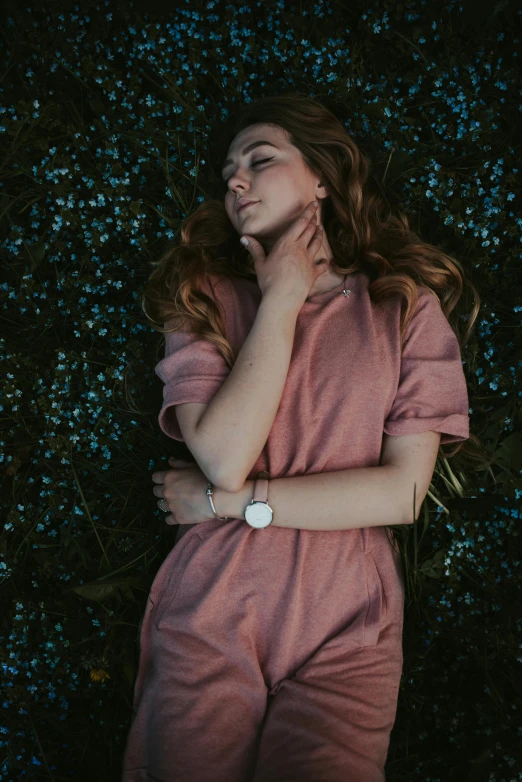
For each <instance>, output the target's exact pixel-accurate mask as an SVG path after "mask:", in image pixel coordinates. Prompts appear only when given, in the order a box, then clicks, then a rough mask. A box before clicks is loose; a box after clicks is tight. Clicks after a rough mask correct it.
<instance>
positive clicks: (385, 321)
mask: <svg viewBox="0 0 522 782" xmlns="http://www.w3.org/2000/svg"><path fill="white" fill-rule="evenodd" d="M210 280H211V282H212V284H213V287H214V297H215V298H216V299H217V301H218V302H220V303H222V305H223V314H224V318H225V330H226V336H227V339H228V340H229V342H230V344H231V345H232V347H233V348H234V349H235V351H236V354H237V352H239V350H240V348H241V346H242V345H243V343H244V341H245V339H246V338H247V336H248V334H249V331H250V329H251V327H252V325H253V323H254V320H255V317H256V312H257V308H258V306H259V303H260V301H261V298H262V295H261V290H260V288H259V286H258V285H257V283H256V282H250V281H249V280H242V279H240V278H235V279H234V280H228V279H223V278H221V279H220V278H218V277H217V276H216V275H211V277H210ZM368 284H369V278H368V276H367V275H366V274H365V273H363V272H358V273H356V274H352V275H350V276H349V277H348V278H347V279H346V286H345V285H344V283H340V284H339V285H338V286H337V287H336V288H334V289H333V290H331V291H327V292H326V293H322V294H316V295H314V296H313V297H312V298H311V299H310V301H307V302H305V303H304V305H303V307H302V309H301V310H300V312H299V315H298V317H297V324H296V330H295V338H294V345H293V350H292V357H291V361H290V367H289V371H288V375H287V379H286V383H285V387H284V391H283V395H282V398H281V402H280V405H279V409H278V411H277V415H276V417H275V420H274V423H273V425H272V429H271V430H270V434H269V436H268V440H267V442H266V444H265V447H264V448H263V451H262V452H261V454H260V455H259V458H258V460H257V461H256V463H255V465H254V466H253V467H252V470H251V472H250V474H249V476H248V477H249V478H250V479H252V478H255V476H256V474H257V472H258V471H260V470H267V471H268V473H269V474H270V477H271V478H282V477H291V476H294V475H305V474H308V473H317V472H331V471H337V470H344V469H348V468H351V467H372V466H377V465H378V464H379V460H380V453H381V448H382V435H383V432H386V434H389V435H406V434H412V433H414V432H425V431H429V430H431V431H436V432H441V444H442V445H443V444H445V443H452V442H457V441H460V440H466V439H468V438H469V416H468V405H469V403H468V393H467V387H466V379H465V376H464V372H463V369H462V362H461V355H460V349H459V344H458V341H457V338H456V336H455V334H454V333H453V331H452V329H451V327H450V325H449V323H448V321H447V319H446V317H445V315H444V313H443V312H442V309H441V307H440V304H439V302H438V300H437V298H436V297H435V295H434V294H433V293H432V292H431V291H430V289H429V288H426V287H424V286H420V287H419V301H418V305H417V308H416V311H415V314H414V316H413V318H412V320H411V321H410V325H409V327H408V329H407V331H406V333H405V336H404V345H403V351H402V356H401V353H400V342H399V329H400V303H401V297H399V296H396V297H394V299H393V300H392V301H390V300H389V301H387V302H384V303H383V304H379V305H374V304H372V302H371V300H370V297H369V294H368ZM343 288H346V289H349V290H350V293H349V294H348V295H347V296H346V295H345V294H344V293H343ZM155 372H156V374H157V375H158V376H159V377H160V378H161V380H162V381H163V382H164V383H165V386H164V389H163V400H164V401H163V406H162V408H161V410H160V413H159V418H158V421H159V425H160V427H161V429H162V430H163V432H165V434H166V435H168V436H169V437H172V438H173V439H175V440H183V436H182V434H181V431H180V429H179V425H178V421H177V418H176V410H175V405H178V404H181V403H183V402H203V403H209V402H210V401H211V400H212V398H213V397H214V395H215V394H216V392H217V391H218V389H219V388H220V386H221V384H222V383H223V381H224V380H225V379H226V377H227V376H228V374H229V372H230V370H229V368H228V366H227V364H226V362H225V360H224V358H223V357H222V356H221V354H220V353H219V351H218V350H217V348H216V347H215V346H214V345H212V344H211V343H209V342H206V341H205V340H201V339H199V338H196V336H195V335H194V334H192V333H189V332H188V331H184V332H177V333H171V334H167V335H165V358H163V359H162V360H161V361H160V362H159V363H158V364H157V365H156V367H155Z"/></svg>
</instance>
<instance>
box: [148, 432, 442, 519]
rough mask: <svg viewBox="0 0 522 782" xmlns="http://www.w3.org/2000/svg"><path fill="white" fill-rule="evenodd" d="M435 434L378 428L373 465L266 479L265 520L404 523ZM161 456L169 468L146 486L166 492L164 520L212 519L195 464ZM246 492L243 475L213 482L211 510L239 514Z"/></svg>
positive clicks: (426, 477) (426, 483)
mask: <svg viewBox="0 0 522 782" xmlns="http://www.w3.org/2000/svg"><path fill="white" fill-rule="evenodd" d="M440 439H441V435H440V433H439V432H432V431H427V432H419V433H415V434H409V435H403V436H393V435H387V434H384V435H383V445H382V449H381V457H380V464H379V465H378V466H374V467H352V468H350V469H347V470H338V471H336V472H322V473H314V474H312V475H296V476H292V477H290V478H271V479H270V480H269V481H268V504H269V505H270V507H271V508H272V510H273V512H274V518H273V521H272V525H273V526H274V527H290V528H293V529H309V530H339V529H354V528H359V527H385V526H395V525H398V524H412V523H413V522H414V521H415V520H417V519H418V518H419V514H420V509H421V505H422V503H423V501H424V498H425V497H426V494H427V493H428V489H429V487H430V482H431V479H432V476H433V471H434V468H435V463H436V460H437V455H438V450H439V444H440ZM169 463H170V465H171V466H172V467H174V468H175V469H173V470H170V471H169V472H167V473H164V472H158V473H155V474H154V475H153V476H152V477H153V480H154V481H155V483H157V484H160V485H158V486H156V487H155V489H154V493H155V494H156V496H157V497H164V498H165V499H166V501H167V502H168V504H169V507H170V509H171V512H172V514H173V515H172V516H171V517H167V518H166V522H167V524H168V523H176V522H177V523H180V524H194V523H196V524H197V523H198V522H203V521H206V520H207V519H210V518H214V516H213V513H212V508H211V507H210V503H209V500H208V497H207V496H206V493H205V490H206V487H207V483H208V481H207V478H206V477H205V476H204V475H203V473H202V472H201V470H200V469H199V467H198V466H197V465H192V464H190V463H188V462H181V461H179V460H169ZM164 481H165V482H166V483H165V485H164ZM253 493H254V481H253V480H247V481H245V483H244V485H243V487H242V488H241V489H240V490H239V491H236V492H229V491H226V490H225V489H220V488H218V487H214V489H213V501H214V506H215V508H216V512H217V513H218V514H219V516H229V517H231V518H234V519H244V518H245V508H246V507H247V505H248V504H249V502H250V501H251V500H252V496H253Z"/></svg>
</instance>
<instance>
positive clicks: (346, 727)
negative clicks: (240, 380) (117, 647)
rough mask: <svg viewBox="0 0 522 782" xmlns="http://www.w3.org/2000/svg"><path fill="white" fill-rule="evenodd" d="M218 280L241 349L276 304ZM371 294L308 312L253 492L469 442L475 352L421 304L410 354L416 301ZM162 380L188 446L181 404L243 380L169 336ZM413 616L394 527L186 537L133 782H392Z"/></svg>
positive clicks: (158, 634)
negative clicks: (415, 450) (392, 439)
mask: <svg viewBox="0 0 522 782" xmlns="http://www.w3.org/2000/svg"><path fill="white" fill-rule="evenodd" d="M210 280H211V283H212V287H213V291H214V292H213V296H214V297H215V298H216V299H217V300H218V301H219V302H220V304H222V306H223V313H224V318H225V328H226V333H227V338H228V339H229V341H230V343H231V344H232V346H233V347H234V349H235V350H236V351H238V350H239V349H240V348H241V345H242V344H243V342H244V340H245V338H246V337H247V335H248V332H249V330H250V328H251V327H252V324H253V322H254V319H255V315H256V311H257V307H258V306H259V302H260V300H261V291H260V290H259V288H258V286H257V284H256V283H254V282H250V281H248V280H239V279H234V280H226V279H222V278H217V277H213V276H211V278H210ZM368 284H369V280H368V277H367V276H366V274H364V273H362V272H359V273H357V274H354V275H351V276H350V277H348V278H347V280H346V284H343V283H341V284H340V285H339V286H338V287H337V288H335V289H333V290H332V291H328V292H326V293H323V294H318V295H316V296H313V297H312V298H311V299H310V300H309V301H307V302H305V304H304V305H303V308H302V310H301V311H300V313H299V316H298V319H297V326H296V332H295V337H294V346H293V352H292V359H291V362H290V368H289V372H288V376H287V381H286V384H285V388H284V391H283V396H282V399H281V403H280V406H279V409H278V412H277V415H276V418H275V421H274V424H273V426H272V429H271V431H270V435H269V438H268V440H267V443H266V445H265V447H264V449H263V451H262V452H261V454H260V456H259V458H258V460H257V462H256V464H255V465H254V467H253V468H252V471H251V473H250V476H249V477H250V478H254V477H255V476H256V474H257V472H259V471H260V470H267V471H268V472H269V474H270V476H271V477H272V478H275V477H292V476H294V475H305V474H311V473H317V472H332V471H338V470H344V469H349V468H350V467H364V466H376V465H378V464H379V461H380V453H381V448H382V436H383V432H385V433H386V434H389V435H396V436H401V435H406V434H410V433H414V432H423V431H428V430H433V431H438V432H441V443H442V444H444V443H449V442H454V441H458V440H465V439H467V438H468V437H469V418H468V396H467V388H466V381H465V377H464V373H463V370H462V363H461V358H460V351H459V346H458V341H457V339H456V337H455V335H454V334H453V331H452V330H451V327H450V325H449V323H448V321H447V320H446V318H445V316H444V313H443V312H442V310H441V308H440V305H439V303H438V301H437V299H436V297H435V296H434V295H433V294H432V293H431V292H430V291H429V290H428V289H425V288H420V289H419V302H418V305H417V309H416V312H415V316H414V318H413V320H412V321H411V323H410V326H409V327H408V330H407V332H406V335H405V341H404V346H403V351H402V355H401V352H400V343H399V318H400V299H399V298H397V300H393V301H392V302H385V303H383V304H380V305H373V304H372V302H371V300H370V297H369V294H368ZM343 289H346V290H349V293H348V294H344V293H343ZM156 372H157V374H158V376H159V377H160V378H161V379H162V380H163V381H164V383H165V386H164V403H163V406H162V409H161V411H160V414H159V423H160V426H161V428H162V430H163V431H164V432H165V433H166V434H167V435H169V436H170V437H172V438H173V439H177V440H182V439H183V438H182V435H181V432H180V429H179V425H178V423H177V418H176V415H175V405H176V404H182V403H184V402H204V403H208V402H210V401H211V400H212V398H213V396H214V394H215V393H216V391H217V390H218V389H219V387H220V386H221V384H222V383H223V381H224V380H225V379H226V377H227V375H228V374H229V369H228V366H227V364H226V362H225V361H224V359H223V358H222V356H221V354H220V353H219V351H218V350H217V349H216V348H215V347H214V346H213V345H212V344H210V343H208V342H205V341H203V340H201V339H198V338H196V337H195V335H193V334H191V333H189V332H188V331H186V332H181V333H175V334H168V335H166V351H165V358H164V359H162V360H161V361H160V362H159V363H158V365H157V366H156ZM269 502H270V484H269ZM218 510H219V509H218ZM390 537H391V533H390ZM403 612H404V581H403V574H402V569H401V562H400V554H399V552H398V550H397V548H396V546H395V545H394V544H392V543H390V542H389V540H388V538H387V536H386V528H385V527H367V528H360V529H347V530H338V531H334V530H327V531H315V530H314V531H311V530H303V529H287V528H282V527H274V526H269V527H267V528H266V529H263V530H256V529H253V528H252V527H250V526H249V525H248V524H247V522H246V521H244V520H241V519H234V520H232V521H220V520H219V519H211V520H209V521H205V522H203V523H201V524H196V525H192V526H184V527H181V528H180V534H179V535H178V541H177V542H176V544H175V546H174V548H173V549H172V551H171V552H170V553H169V554H168V556H167V557H166V559H165V561H164V562H163V564H162V565H161V567H160V568H159V571H158V573H157V574H156V577H155V580H154V583H153V584H152V587H151V590H150V595H149V598H148V601H147V605H146V608H145V614H144V616H143V621H142V625H141V631H140V663H139V670H138V675H137V679H136V684H135V691H134V703H133V720H132V725H131V728H130V731H129V735H128V738H127V746H126V749H125V754H124V760H123V776H122V780H123V782H293V781H294V780H295V782H297V781H299V782H383V780H384V779H385V773H384V768H385V762H386V756H387V752H388V746H389V741H390V733H391V730H392V728H393V724H394V721H395V715H396V709H397V699H398V692H399V685H400V680H401V672H402V662H403V655H402V629H403Z"/></svg>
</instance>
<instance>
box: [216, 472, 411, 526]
mask: <svg viewBox="0 0 522 782" xmlns="http://www.w3.org/2000/svg"><path fill="white" fill-rule="evenodd" d="M253 493H254V481H253V480H247V481H245V483H244V485H243V488H242V489H241V490H240V491H238V492H228V491H225V490H224V489H220V488H214V496H213V499H214V505H215V507H216V511H217V513H218V514H219V515H220V516H231V517H233V518H238V519H244V518H245V508H246V506H247V505H248V503H249V502H250V501H251V500H252V496H253ZM419 500H420V498H419V497H418V498H417V509H418V507H419ZM268 504H269V506H270V507H271V508H272V510H273V512H274V518H273V521H272V526H274V527H290V528H294V529H308V530H340V529H353V528H359V527H384V526H391V525H396V524H409V523H411V522H413V495H412V497H411V501H410V502H408V503H407V505H408V507H409V509H410V510H409V513H408V511H407V508H406V502H405V491H404V484H403V481H402V480H401V474H400V469H399V468H398V467H396V466H395V465H391V464H386V465H380V466H378V467H354V468H351V469H349V470H339V471H337V472H322V473H316V474H314V475H296V476H293V477H291V478H273V479H271V480H269V481H268Z"/></svg>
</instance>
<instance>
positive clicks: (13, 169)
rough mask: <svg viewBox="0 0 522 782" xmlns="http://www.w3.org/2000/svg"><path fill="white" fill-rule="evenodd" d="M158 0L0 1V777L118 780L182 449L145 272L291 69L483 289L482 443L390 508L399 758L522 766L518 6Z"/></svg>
mask: <svg viewBox="0 0 522 782" xmlns="http://www.w3.org/2000/svg"><path fill="white" fill-rule="evenodd" d="M158 8H159V7H158ZM155 11H156V7H155V5H154V3H147V4H145V3H140V4H133V3H132V2H130V3H129V4H128V5H125V6H124V5H123V4H118V3H111V2H99V3H98V4H94V3H93V2H86V3H83V4H82V5H81V6H79V5H72V4H67V3H66V2H64V1H63V0H56V1H55V2H52V3H45V2H44V3H40V4H39V5H38V7H30V6H29V7H24V8H22V7H21V6H16V5H15V4H14V2H11V3H8V5H7V12H5V11H4V14H3V21H2V23H1V27H0V31H1V39H0V40H1V44H2V53H1V67H2V81H1V83H0V90H1V97H2V100H1V105H0V144H1V145H2V162H1V167H2V170H1V176H0V180H1V181H0V207H1V208H0V214H1V226H2V231H1V237H0V246H1V252H2V261H3V263H2V270H3V274H2V280H1V282H0V295H1V302H2V304H1V311H2V316H1V318H2V328H1V335H0V340H1V351H0V354H1V355H0V357H1V361H2V368H3V377H4V380H3V383H2V388H1V391H0V397H1V398H0V405H1V407H0V410H1V413H2V416H1V420H2V431H1V441H0V445H1V453H0V463H1V465H2V479H1V481H2V527H3V534H2V539H1V550H0V583H1V587H2V620H1V628H0V631H1V635H0V660H1V664H2V673H3V676H2V696H1V699H2V713H1V716H0V746H1V754H0V758H1V760H0V779H1V780H19V779H35V780H39V779H52V780H62V779H89V780H92V779H96V780H117V779H119V773H120V763H121V755H122V751H123V746H124V743H125V739H126V735H127V731H128V728H129V724H130V719H131V706H132V692H133V684H134V677H135V674H136V670H137V661H138V638H139V635H138V633H139V623H140V619H141V615H142V612H143V610H144V608H145V604H146V598H147V594H148V589H149V587H150V584H151V583H152V581H153V579H154V576H155V573H156V572H157V570H158V568H159V566H160V564H161V562H162V561H163V559H164V558H165V556H166V554H167V553H168V551H169V550H170V548H171V547H172V545H173V536H174V530H173V528H170V527H167V526H166V525H165V523H164V514H163V513H162V512H161V511H159V510H158V508H157V505H156V502H157V500H156V498H155V497H154V495H153V494H152V485H153V484H152V481H151V473H152V472H153V471H154V470H157V469H167V464H166V459H167V458H168V457H169V456H171V455H177V456H180V457H182V456H183V455H184V451H183V448H184V446H182V445H181V446H180V444H178V443H175V444H173V443H172V441H169V439H168V438H166V437H165V436H164V435H163V433H162V432H161V431H160V430H159V427H158V424H157V415H158V412H159V408H160V406H161V398H162V384H161V382H160V381H159V379H158V378H156V377H155V376H154V372H153V367H154V364H155V363H157V361H158V360H159V358H160V357H161V356H162V355H163V354H162V345H161V341H160V338H159V336H158V335H157V333H156V332H154V331H153V329H152V328H150V326H149V325H148V323H147V322H145V319H144V317H143V313H142V311H141V308H140V306H139V303H138V296H139V293H140V291H141V287H142V285H143V284H144V282H145V280H146V279H147V277H148V274H149V266H148V264H149V262H150V261H152V260H156V259H157V258H158V257H159V256H160V254H161V252H162V251H163V250H164V248H165V246H166V244H167V243H168V242H169V241H171V240H172V239H174V238H175V237H176V235H177V231H178V227H179V224H180V221H181V220H182V219H183V218H184V217H185V216H186V215H187V214H189V213H190V212H191V210H193V209H194V208H195V206H196V205H197V204H198V203H200V202H202V201H204V200H205V199H206V198H207V197H209V191H208V190H207V186H208V176H207V171H208V164H207V163H206V160H209V159H210V156H211V155H212V137H211V136H209V135H208V134H209V129H210V124H209V123H210V122H215V119H216V117H221V118H222V119H225V118H227V117H228V116H229V115H230V113H231V112H233V111H234V105H240V104H243V103H245V102H248V101H250V100H253V99H255V98H257V97H260V96H262V95H264V94H279V93H281V92H284V91H285V90H294V89H295V90H300V91H301V92H302V93H303V94H308V95H310V96H311V97H317V99H319V100H321V97H322V96H324V97H325V98H326V97H327V96H331V97H334V98H335V100H336V101H337V102H338V104H339V105H341V106H343V107H344V115H343V116H342V117H340V118H341V119H342V120H343V122H344V123H345V126H346V128H347V130H348V132H349V133H350V134H351V135H352V136H353V137H354V139H355V140H356V141H358V142H363V141H367V140H369V139H370V140H371V142H372V143H373V144H374V146H375V148H377V149H379V150H380V152H381V158H382V160H383V172H384V174H385V179H386V184H387V186H388V185H389V186H392V187H393V188H394V190H395V192H396V193H398V194H399V195H400V198H401V200H402V203H403V204H404V206H405V207H406V208H407V209H408V210H411V211H413V212H414V213H415V214H416V215H418V225H416V226H414V227H415V229H416V230H419V231H420V234H421V236H423V238H425V239H426V240H427V241H430V242H433V243H435V244H437V245H439V246H441V247H443V248H444V249H445V251H448V252H450V253H451V254H452V255H454V256H455V257H457V258H459V260H461V261H462V262H463V264H464V266H465V268H466V269H469V270H470V271H471V273H472V274H473V278H474V280H475V281H476V284H477V286H478V288H479V291H480V294H481V297H482V307H481V313H480V315H479V318H478V319H477V327H476V329H475V332H474V335H473V337H472V338H471V339H470V341H469V343H468V344H467V345H466V346H465V347H464V350H463V353H462V359H463V366H464V371H465V374H466V379H467V382H468V388H469V396H470V405H471V407H470V411H469V412H470V427H471V430H472V431H473V432H474V433H476V434H477V435H478V436H479V437H480V438H481V439H482V441H483V443H484V446H485V449H486V452H487V455H488V458H489V459H490V463H491V466H490V468H489V469H488V470H483V471H481V472H478V471H474V470H472V469H468V470H465V469H463V468H462V465H460V466H459V461H458V457H457V458H455V460H446V459H439V460H438V462H437V467H436V470H435V474H434V477H433V481H432V486H431V488H430V493H429V495H428V497H427V498H426V501H425V503H424V507H423V512H422V513H421V516H420V518H419V521H418V523H417V524H415V525H412V526H411V527H407V528H404V530H403V538H404V540H403V545H404V552H405V556H406V557H407V589H408V605H407V609H406V618H405V630H404V654H405V660H404V675H403V681H402V685H401V693H400V699H399V708H398V714H397V722H396V724H395V727H394V730H393V733H392V738H391V744H390V751H389V755H388V762H387V779H388V781H389V782H406V780H408V782H414V780H415V781H417V780H418V781H419V782H421V781H422V782H448V780H459V781H460V780H469V782H479V781H480V780H488V782H513V781H514V780H522V756H521V750H520V748H521V746H522V723H521V703H522V700H521V685H520V681H521V677H520V671H521V667H520V664H521V662H522V652H521V633H520V630H521V623H522V616H521V613H520V605H521V597H522V596H521V566H520V565H521V562H520V560H521V558H522V557H521V550H520V535H519V512H520V507H521V495H522V478H521V471H522V442H521V435H520V417H521V415H520V397H521V396H522V391H521V390H519V389H520V388H521V385H520V374H521V366H522V360H521V359H522V351H521V331H520V328H521V325H522V318H521V313H522V289H521V271H520V269H521V263H520V259H521V249H520V242H521V227H522V217H521V209H520V182H521V177H520V171H519V166H520V164H521V144H520V126H521V119H520V115H521V111H522V100H521V93H520V83H521V80H520V63H519V56H518V51H519V49H520V46H519V44H520V39H519V37H516V36H515V35H514V32H515V31H517V32H518V31H520V21H521V12H520V10H518V9H517V8H516V7H515V4H512V3H509V2H507V1H504V2H497V3H496V4H488V5H487V6H481V5H479V4H477V3H472V2H466V3H459V2H447V3H435V2H431V3H427V2H419V0H412V2H404V3H392V2H374V3H372V7H371V8H368V7H367V6H366V4H365V3H363V2H361V1H360V0H358V1H357V2H354V3H351V4H349V6H347V7H345V5H344V3H342V2H335V1H334V2H321V1H318V2H316V3H315V4H314V3H310V4H302V6H301V8H300V9H296V8H295V7H292V5H291V4H290V3H287V2H284V1H283V0H281V1H280V2H273V0H269V1H268V2H264V3H262V4H258V5H249V4H245V5H240V4H238V5H232V4H230V3H224V2H212V0H211V1H210V2H206V3H202V2H187V3H180V4H179V6H174V5H173V6H172V7H169V9H168V11H165V10H162V11H161V12H159V10H158V12H155ZM173 446H174V447H173Z"/></svg>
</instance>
